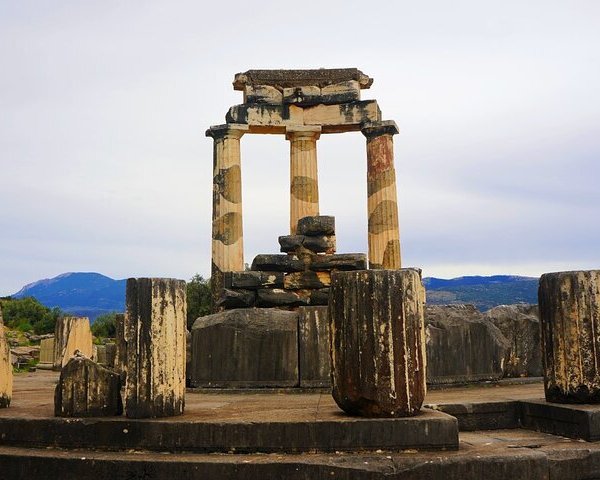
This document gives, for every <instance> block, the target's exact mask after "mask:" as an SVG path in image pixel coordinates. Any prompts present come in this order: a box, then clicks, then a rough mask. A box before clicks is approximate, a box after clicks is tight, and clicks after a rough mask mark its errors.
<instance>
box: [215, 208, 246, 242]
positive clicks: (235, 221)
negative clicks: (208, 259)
mask: <svg viewBox="0 0 600 480" xmlns="http://www.w3.org/2000/svg"><path fill="white" fill-rule="evenodd" d="M212 236H213V239H215V240H218V241H219V242H222V243H223V244H225V245H233V244H234V243H235V242H237V241H238V240H239V239H240V237H241V236H242V215H241V214H240V213H239V212H228V213H226V214H225V215H222V216H220V217H219V218H217V219H216V220H215V221H214V223H213V231H212Z"/></svg>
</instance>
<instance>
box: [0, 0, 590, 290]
mask: <svg viewBox="0 0 600 480" xmlns="http://www.w3.org/2000/svg"><path fill="white" fill-rule="evenodd" d="M599 46H600V2H597V1H596V0H590V1H583V0H570V1H552V0H545V1H531V0H528V1H527V2H523V1H522V0H520V1H511V0H508V1H503V2H499V1H482V0H473V1H453V2H448V1H433V0H430V1H421V2H415V1H410V2H409V1H396V2H390V1H371V2H365V1H364V0H363V1H351V0H344V1H318V2H316V1H309V0H304V1H302V2H283V1H261V2H252V1H243V2H242V1H235V0H230V1H227V2H198V1H143V2H142V1H138V2H134V1H127V2H125V1H122V0H119V1H111V0H102V1H85V2H82V1H75V0H71V1H62V0H56V1H42V0H35V1H33V0H29V1H27V0H12V1H9V0H0V65H1V68H2V75H0V179H1V187H0V295H7V294H11V293H14V292H16V291H17V290H19V289H20V288H21V287H22V286H23V285H24V284H26V283H29V282H32V281H35V280H38V279H41V278H48V277H53V276H55V275H58V274H60V273H63V272H69V271H96V272H100V273H103V274H105V275H108V276H111V277H113V278H126V277H131V276H136V277H140V276H163V277H177V278H183V279H189V278H190V277H191V276H192V275H193V274H195V273H200V274H203V275H204V276H207V275H208V274H209V270H210V225H211V199H212V196H211V195H212V193H211V192H212V172H211V169H212V140H211V139H209V138H206V137H205V136H204V132H205V130H206V129H207V128H208V127H209V126H210V125H215V124H220V123H224V120H225V113H226V112H227V110H228V108H229V107H230V106H232V105H235V104H238V103H242V94H241V92H236V91H234V90H233V89H232V86H231V82H232V80H233V77H234V74H235V73H236V72H242V71H245V70H248V69H251V68H320V67H325V68H333V67H358V68H360V69H361V70H362V71H363V72H365V73H366V74H367V75H369V76H371V77H373V78H374V79H375V81H374V83H373V85H372V87H371V89H370V90H363V98H375V99H377V101H378V103H379V105H380V107H381V110H382V112H383V117H384V119H386V120H395V121H396V122H397V124H398V126H399V128H400V134H399V135H397V136H396V137H395V152H396V155H395V157H396V173H397V178H398V198H399V208H400V225H401V242H402V254H403V265H404V266H414V267H420V268H422V269H423V274H424V275H425V276H437V277H446V278H449V277H455V276H461V275H471V274H481V275H488V274H516V275H532V276H533V275H539V274H541V273H544V272H549V271H557V270H566V269H569V270H570V269H594V268H600V186H599V181H600V163H599V161H600V48H599ZM318 161H319V182H320V195H321V213H322V214H326V215H334V216H335V217H336V221H337V238H338V252H340V253H346V252H366V249H367V234H366V220H367V214H366V208H367V207H366V152H365V141H364V138H363V136H362V135H361V134H360V133H348V134H340V135H323V136H322V137H321V140H319V142H318ZM242 176H243V203H244V241H245V256H246V261H247V262H251V261H252V258H253V257H254V256H255V255H256V254H258V253H275V252H277V251H278V243H277V237H278V236H279V235H284V234H287V233H288V231H287V230H288V215H289V213H288V211H289V193H288V192H289V144H288V142H287V141H286V140H285V139H284V137H283V136H258V135H246V136H244V137H243V138H242Z"/></svg>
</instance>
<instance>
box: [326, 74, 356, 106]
mask: <svg viewBox="0 0 600 480" xmlns="http://www.w3.org/2000/svg"><path fill="white" fill-rule="evenodd" d="M320 100H321V103H323V104H325V105H332V104H336V103H349V102H354V101H357V100H360V85H359V83H358V82H357V81H356V80H349V81H346V82H340V83H334V84H333V85H325V86H324V87H322V88H321V99H320Z"/></svg>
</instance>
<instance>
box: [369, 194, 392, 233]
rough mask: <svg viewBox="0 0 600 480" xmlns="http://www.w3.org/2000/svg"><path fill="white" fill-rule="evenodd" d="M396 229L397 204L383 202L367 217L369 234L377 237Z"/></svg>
mask: <svg viewBox="0 0 600 480" xmlns="http://www.w3.org/2000/svg"><path fill="white" fill-rule="evenodd" d="M397 228H398V204H397V203H396V202H393V201H391V200H383V201H382V202H380V203H379V204H378V205H377V206H376V207H375V210H373V212H372V213H371V215H369V233H371V234H373V235H377V234H379V233H382V232H386V231H388V230H395V229H397Z"/></svg>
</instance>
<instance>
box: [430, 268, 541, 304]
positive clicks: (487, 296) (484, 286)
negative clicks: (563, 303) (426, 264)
mask: <svg viewBox="0 0 600 480" xmlns="http://www.w3.org/2000/svg"><path fill="white" fill-rule="evenodd" d="M423 283H424V284H425V288H426V289H427V303H428V304H432V305H446V304H457V303H471V304H473V305H475V306H476V307H477V308H478V309H479V310H480V311H485V310H489V309H490V308H492V307H495V306H497V305H510V304H513V303H537V288H538V279H537V278H533V277H517V276H512V275H494V276H491V277H480V276H472V277H459V278H453V279H450V280H444V279H440V278H433V277H429V278H425V279H423Z"/></svg>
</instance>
